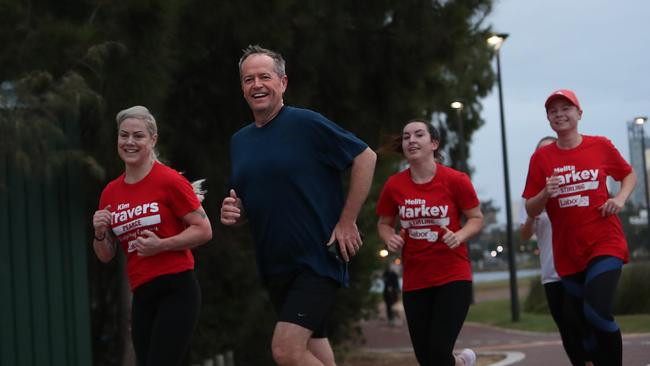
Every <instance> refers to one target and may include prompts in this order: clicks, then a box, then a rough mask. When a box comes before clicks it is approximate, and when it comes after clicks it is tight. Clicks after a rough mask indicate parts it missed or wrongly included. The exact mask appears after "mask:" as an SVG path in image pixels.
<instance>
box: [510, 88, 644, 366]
mask: <svg viewBox="0 0 650 366" xmlns="http://www.w3.org/2000/svg"><path fill="white" fill-rule="evenodd" d="M544 107H545V108H546V116H547V118H548V121H549V122H550V126H551V128H552V129H553V131H555V133H556V134H557V141H556V142H555V143H553V144H549V145H546V146H544V147H541V148H539V149H537V151H535V153H534V154H533V156H532V157H531V159H530V165H529V168H528V178H527V179H526V186H525V188H524V193H523V197H524V198H525V199H526V211H527V213H528V216H530V217H537V216H539V215H540V214H541V213H542V212H543V211H544V210H546V212H547V214H548V217H549V219H550V220H551V224H552V226H553V258H554V264H555V269H556V270H557V273H558V274H559V275H560V277H561V278H562V283H563V284H564V287H565V289H566V292H567V293H568V294H569V299H570V300H571V303H572V306H574V308H575V309H576V312H577V313H578V314H581V315H582V317H581V318H582V320H583V321H584V324H585V326H586V327H587V333H586V334H587V335H589V334H593V336H590V337H589V338H587V339H585V340H584V344H585V350H586V351H587V352H588V353H589V356H590V359H591V360H592V361H593V363H594V365H596V366H599V365H621V364H622V359H623V346H622V340H621V331H620V329H619V327H618V324H616V322H615V321H614V316H613V314H612V307H613V302H614V295H615V292H616V287H617V285H618V281H619V277H620V275H621V270H622V267H623V263H626V262H628V260H629V252H628V248H627V242H626V240H625V235H624V233H623V228H622V225H621V221H620V220H619V218H618V216H617V214H618V213H619V212H620V211H621V210H622V209H623V206H624V205H625V201H626V200H627V198H628V197H629V195H630V193H632V190H633V189H634V185H635V184H636V175H635V174H634V171H633V170H632V167H631V166H630V164H628V163H627V162H626V161H625V159H623V157H622V156H621V154H620V152H619V151H618V150H617V149H616V147H614V145H613V144H612V143H611V141H609V139H607V138H605V137H601V136H587V135H582V134H580V133H579V132H578V122H579V121H580V119H581V118H582V108H581V107H580V102H579V101H578V98H577V97H576V95H575V93H573V92H572V91H570V90H557V91H555V92H553V93H551V95H550V96H549V97H548V98H547V99H546V102H545V103H544ZM608 176H611V177H612V178H614V179H615V180H618V181H620V182H621V188H620V190H619V191H618V193H616V195H615V196H613V197H610V195H609V192H608V190H607V177H608Z"/></svg>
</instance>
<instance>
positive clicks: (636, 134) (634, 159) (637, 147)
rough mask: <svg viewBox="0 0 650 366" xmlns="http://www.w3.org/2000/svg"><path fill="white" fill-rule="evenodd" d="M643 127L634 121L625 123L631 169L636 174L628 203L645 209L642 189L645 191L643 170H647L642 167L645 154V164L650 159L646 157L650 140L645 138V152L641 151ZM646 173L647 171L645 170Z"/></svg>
mask: <svg viewBox="0 0 650 366" xmlns="http://www.w3.org/2000/svg"><path fill="white" fill-rule="evenodd" d="M642 134H643V127H642V126H641V125H638V124H636V123H634V121H629V122H627V139H628V145H629V146H630V164H631V165H632V168H634V171H635V172H636V174H637V180H638V181H637V184H636V189H635V190H634V191H633V192H632V194H631V195H630V198H629V202H630V203H632V204H634V205H635V206H636V207H643V208H645V193H644V191H643V190H644V189H646V186H645V182H644V179H643V177H644V175H643V169H644V168H645V169H647V166H646V167H644V166H643V155H642V154H644V153H645V154H646V164H647V162H648V161H649V160H648V159H650V156H649V155H648V148H650V139H648V138H647V137H645V141H644V143H645V147H646V151H642V150H643V148H642V143H641V138H643V135H642ZM646 171H647V170H646Z"/></svg>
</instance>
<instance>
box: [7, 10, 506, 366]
mask: <svg viewBox="0 0 650 366" xmlns="http://www.w3.org/2000/svg"><path fill="white" fill-rule="evenodd" d="M491 6H492V1H491V0H469V1H463V2H459V1H444V0H438V1H430V0H427V1H425V0H413V1H408V2H403V1H395V0H379V1H370V0H362V1H357V2H349V1H344V0H334V1H327V2H323V1H316V0H307V1H297V0H270V1H266V2H258V1H253V0H242V1H237V2H230V1H223V2H206V1H199V0H163V1H151V0H134V1H129V2H112V1H106V0H84V1H74V0H65V1H57V2H33V1H31V2H23V1H18V0H4V1H2V2H0V41H2V43H3V47H4V50H5V52H3V53H2V55H0V80H18V79H20V78H21V77H22V76H25V75H29V74H31V73H33V72H35V71H39V72H45V73H47V74H49V75H51V78H52V80H62V78H64V77H66V76H67V75H72V74H71V73H74V75H76V76H75V77H76V78H78V80H79V81H80V83H83V84H84V85H85V86H86V87H87V88H88V89H89V91H91V92H92V93H94V95H96V96H97V103H91V104H86V105H85V106H83V107H81V109H80V111H79V118H78V119H79V122H80V124H81V131H82V146H81V149H82V150H83V152H84V154H85V155H87V156H90V157H92V158H93V159H94V161H95V162H96V164H95V166H94V168H93V169H95V171H96V172H97V171H103V172H104V173H105V175H104V176H99V175H97V174H91V173H90V172H91V170H90V169H89V170H88V173H87V174H88V175H87V182H88V185H87V188H88V189H87V192H84V194H85V196H86V202H87V209H86V210H87V214H88V217H90V216H91V214H92V212H93V211H94V210H95V208H96V207H95V206H96V202H97V199H98V197H99V194H100V191H101V188H102V187H103V186H104V185H105V183H106V182H107V180H108V179H110V178H112V177H115V176H117V175H118V174H119V173H120V172H121V170H122V168H121V163H120V161H119V159H117V157H116V154H115V153H114V151H115V150H114V146H115V145H114V143H115V132H114V131H115V129H114V128H115V124H114V121H113V116H114V115H115V113H116V112H117V111H118V110H121V109H124V108H126V107H129V106H132V105H136V104H141V105H146V106H147V107H149V108H150V109H151V110H152V111H153V113H154V115H155V116H156V117H157V120H158V121H159V134H160V138H159V144H158V146H159V148H160V150H161V153H162V156H163V159H164V160H165V161H166V162H168V163H169V165H171V166H172V167H174V168H176V169H178V170H181V171H184V172H185V174H186V176H187V177H188V178H190V179H196V178H201V177H207V178H208V181H207V182H208V183H207V185H208V189H209V191H210V193H209V194H208V196H207V198H206V201H205V202H204V207H205V208H206V211H207V212H208V216H209V217H210V218H211V219H212V222H213V226H214V232H215V235H214V239H213V241H212V243H210V244H208V245H206V246H203V247H200V248H198V249H197V250H195V257H196V260H197V273H198V276H199V278H200V281H201V286H202V289H203V294H204V306H203V310H202V318H201V321H200V326H199V329H198V331H197V334H196V336H195V342H194V347H193V351H194V359H196V360H199V359H201V358H203V357H207V356H209V355H213V354H214V353H215V352H219V351H221V350H223V349H234V350H235V354H236V357H237V363H243V364H264V363H267V362H268V361H269V359H270V351H269V349H268V348H269V347H268V340H269V337H270V332H271V330H272V329H271V324H273V322H274V315H273V313H272V310H271V308H270V305H269V302H268V301H267V299H266V294H265V293H264V291H263V290H262V289H261V287H260V285H259V281H258V278H257V274H256V267H255V264H254V259H253V258H254V255H253V247H252V243H251V238H250V235H249V234H248V233H247V232H246V231H243V232H236V231H233V230H230V229H228V228H224V227H222V226H220V225H219V224H218V208H219V206H220V202H221V199H222V197H223V195H224V191H223V190H224V187H225V186H226V183H227V179H228V175H229V171H230V166H229V157H228V155H229V139H230V136H231V135H232V134H233V133H234V132H235V131H237V130H238V129H239V128H241V127H242V126H243V125H245V124H246V123H248V122H249V121H251V120H252V117H251V114H250V111H249V109H248V107H247V106H246V104H245V102H244V100H243V98H242V97H241V92H240V90H239V88H240V87H239V75H238V70H237V60H238V59H239V57H240V55H241V49H242V48H244V47H246V46H247V45H248V44H261V45H262V46H265V47H268V48H272V49H275V50H278V51H280V52H281V53H282V54H283V55H284V56H285V58H286V59H287V66H288V74H289V88H288V91H287V94H286V98H285V101H286V102H287V103H288V104H291V105H297V106H303V107H307V108H312V109H314V110H317V111H319V112H321V113H322V114H324V115H325V116H327V117H329V118H330V119H332V120H333V121H335V122H337V123H339V124H340V125H342V126H343V127H345V128H347V129H349V130H351V131H352V132H354V133H356V134H357V135H359V136H360V137H361V138H362V139H363V140H365V141H366V142H368V143H369V145H370V146H371V147H373V148H376V147H378V146H379V144H380V142H381V140H382V137H383V136H385V135H387V134H395V133H397V134H399V132H400V130H401V127H402V125H403V123H404V122H405V121H406V120H408V119H411V118H414V117H419V118H427V119H431V120H433V121H434V122H435V123H436V124H437V125H438V126H439V127H440V129H441V134H442V142H443V144H444V143H445V142H446V141H450V140H452V138H453V137H454V135H455V134H456V133H457V132H456V131H457V130H456V128H457V126H456V124H455V123H454V118H455V116H454V115H453V113H454V112H453V111H452V110H450V108H449V103H450V102H451V101H452V100H457V99H462V100H463V102H464V105H465V107H464V109H463V113H464V115H463V120H464V123H465V128H464V133H465V140H466V141H467V142H468V144H467V145H468V146H469V143H470V142H471V138H472V134H473V132H474V131H475V130H476V129H477V128H479V127H480V126H481V124H482V123H483V121H482V120H481V117H480V112H481V105H480V98H482V97H483V96H485V95H486V94H487V93H488V91H489V90H490V89H491V87H492V84H493V82H494V74H493V71H492V67H491V65H490V61H491V57H492V54H491V51H490V50H489V49H488V48H487V46H486V44H485V38H486V35H487V34H488V33H489V31H490V30H489V28H488V27H487V26H486V25H484V24H483V22H484V19H485V17H486V16H487V14H488V13H489V12H490V10H491ZM450 114H451V115H452V116H451V118H448V115H450ZM448 121H449V122H448ZM453 140H456V139H453ZM251 151H252V153H263V152H255V151H254V147H251ZM446 151H447V152H448V158H449V159H450V160H451V162H455V161H456V159H457V157H458V156H459V151H458V147H457V146H456V145H454V144H448V146H446ZM467 155H468V154H467ZM89 166H90V165H89ZM396 169H397V160H396V158H392V157H388V156H384V157H382V158H381V160H380V165H379V166H378V169H377V174H376V178H375V185H374V187H373V190H372V193H371V196H370V198H369V201H368V203H367V204H366V206H365V207H364V210H363V212H362V217H361V218H360V220H359V225H360V228H361V229H362V231H363V232H364V233H365V242H366V244H365V246H364V250H363V251H362V252H361V254H360V256H358V257H356V258H355V259H354V260H353V262H352V264H351V266H350V272H351V276H352V278H353V280H352V286H351V288H350V289H348V290H346V291H342V292H341V296H340V299H339V302H338V303H337V310H342V311H337V312H336V315H335V319H334V322H333V327H332V329H331V334H332V336H333V339H334V340H335V341H336V342H342V341H344V340H347V339H349V338H350V337H351V336H353V335H354V334H358V332H357V331H355V324H356V321H357V320H358V319H359V318H361V317H364V316H368V314H369V313H370V312H372V311H373V303H372V299H371V298H370V296H369V295H368V291H367V290H368V288H369V287H370V284H371V282H372V279H373V278H372V272H373V270H374V269H376V268H378V267H379V266H380V262H379V261H378V259H377V255H376V252H377V250H378V249H379V248H380V247H381V246H382V244H381V243H380V241H379V240H378V238H377V236H376V233H375V231H376V230H375V222H376V218H375V216H374V202H375V200H376V198H377V195H378V193H379V190H380V189H381V185H382V184H383V182H384V181H385V179H386V177H387V176H388V175H389V174H391V173H392V172H394V171H395V170H396ZM88 265H89V276H90V278H91V296H92V304H93V305H92V306H93V309H92V316H93V336H94V353H95V355H94V362H95V364H97V365H113V364H118V363H120V362H121V359H120V357H121V356H116V355H121V354H122V348H124V347H125V345H124V344H122V343H121V342H120V340H121V339H123V338H124V337H123V336H121V335H120V334H123V332H124V331H125V326H124V322H122V323H120V321H119V319H125V311H126V309H125V307H124V306H119V304H124V303H125V299H127V298H126V297H125V296H127V295H128V294H125V293H124V292H123V291H121V290H120V289H121V287H120V286H121V285H123V284H124V282H120V280H119V279H118V278H117V277H116V273H123V271H121V269H120V266H121V263H120V261H119V260H118V261H114V262H113V263H111V264H109V265H103V264H100V263H99V262H98V261H97V260H95V259H94V257H93V255H92V254H91V255H89V261H88ZM117 324H122V325H121V326H116V325H117ZM120 332H122V333H120Z"/></svg>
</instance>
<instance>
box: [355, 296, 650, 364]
mask: <svg viewBox="0 0 650 366" xmlns="http://www.w3.org/2000/svg"><path fill="white" fill-rule="evenodd" d="M400 305H401V304H398V305H397V306H396V308H397V310H398V314H400V317H401V318H402V319H403V310H402V308H401V307H400ZM380 310H382V309H380ZM380 314H384V313H383V312H380ZM361 328H362V332H363V335H364V337H365V339H366V343H365V345H364V347H365V350H366V351H369V352H390V351H394V352H404V351H412V347H411V340H410V338H409V335H408V329H407V327H406V325H405V324H403V322H401V321H398V322H397V324H393V325H390V324H388V322H387V321H386V320H385V318H378V319H371V320H368V321H364V322H362V324H361ZM456 348H457V349H458V350H461V349H463V348H471V349H473V350H474V351H475V352H476V354H477V355H478V359H479V363H480V364H485V365H491V366H507V365H527V366H563V365H567V366H571V364H570V363H569V361H568V359H567V357H566V355H565V353H564V350H563V348H562V344H561V341H560V336H559V334H558V333H540V332H527V331H517V330H510V329H504V328H498V327H492V326H486V325H482V324H477V323H469V322H467V323H465V325H464V326H463V329H462V330H461V333H460V336H459V338H458V341H457V342H456ZM494 354H500V355H503V357H504V359H503V360H501V361H498V362H493V363H491V364H489V363H488V364H486V363H485V362H480V361H481V359H482V358H485V359H487V358H489V357H487V356H488V355H494ZM623 365H625V366H650V333H643V334H623Z"/></svg>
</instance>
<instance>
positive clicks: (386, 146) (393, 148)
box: [378, 118, 444, 163]
mask: <svg viewBox="0 0 650 366" xmlns="http://www.w3.org/2000/svg"><path fill="white" fill-rule="evenodd" d="M413 122H420V123H423V124H424V125H425V126H427V131H428V132H429V135H430V136H431V141H437V142H438V143H440V132H438V129H437V128H435V127H434V126H433V125H432V124H431V122H429V121H425V120H424V119H421V118H414V119H411V120H408V121H407V122H406V123H404V126H402V129H404V127H405V126H406V125H408V124H409V123H413ZM382 140H383V141H382V143H381V146H380V147H379V150H378V152H379V153H380V154H387V153H397V154H401V155H404V151H403V150H402V134H399V135H388V136H385V137H384V138H383V139H382ZM433 157H434V159H435V160H436V161H437V162H438V163H442V161H443V160H444V157H443V156H442V153H441V152H440V148H438V149H436V150H435V151H434V152H433Z"/></svg>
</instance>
